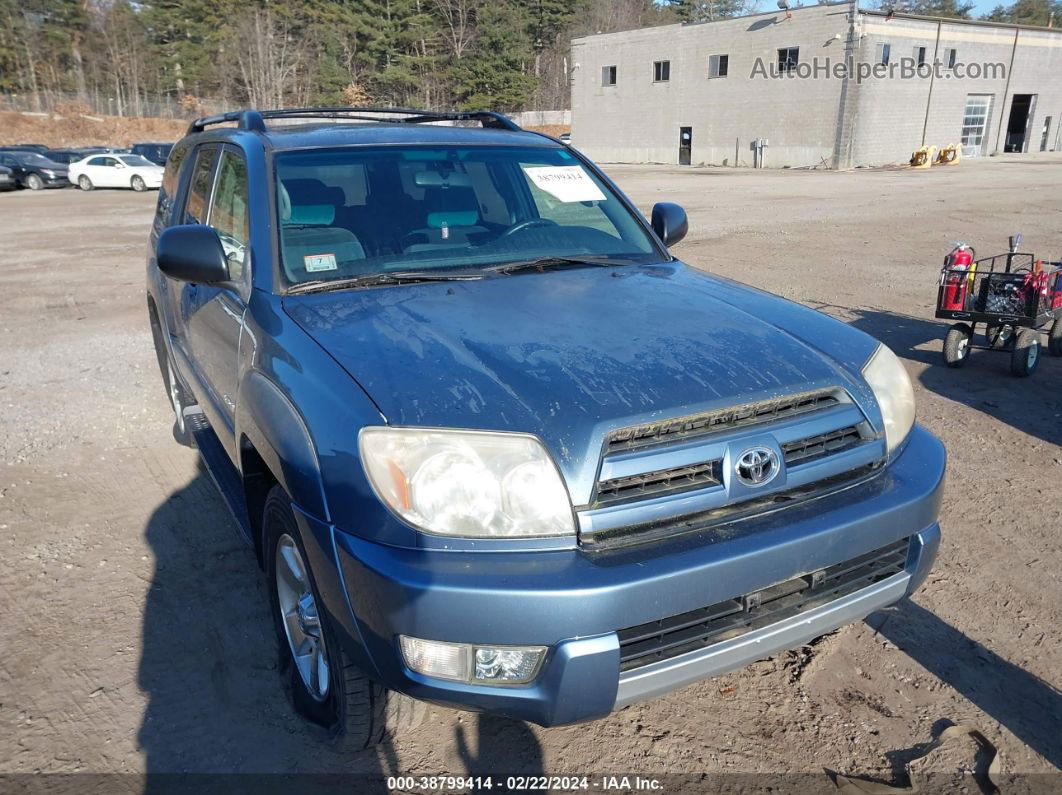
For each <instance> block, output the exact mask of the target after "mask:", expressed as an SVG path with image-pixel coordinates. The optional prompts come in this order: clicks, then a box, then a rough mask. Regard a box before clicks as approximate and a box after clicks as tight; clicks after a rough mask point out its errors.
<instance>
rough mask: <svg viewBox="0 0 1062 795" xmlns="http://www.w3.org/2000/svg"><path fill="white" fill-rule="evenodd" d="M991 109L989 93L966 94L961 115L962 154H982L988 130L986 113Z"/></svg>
mask: <svg viewBox="0 0 1062 795" xmlns="http://www.w3.org/2000/svg"><path fill="white" fill-rule="evenodd" d="M991 109H992V95H991V94H967V96H966V110H965V111H964V113H963V116H962V156H963V157H976V156H977V155H981V154H984V151H985V145H986V144H987V143H988V141H987V137H988V136H987V131H988V114H989V111H991Z"/></svg>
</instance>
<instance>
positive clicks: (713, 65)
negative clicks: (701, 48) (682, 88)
mask: <svg viewBox="0 0 1062 795" xmlns="http://www.w3.org/2000/svg"><path fill="white" fill-rule="evenodd" d="M729 68H730V56H729V55H709V56H708V77H726V73H727V70H728V69H729Z"/></svg>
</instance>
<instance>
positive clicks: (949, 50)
mask: <svg viewBox="0 0 1062 795" xmlns="http://www.w3.org/2000/svg"><path fill="white" fill-rule="evenodd" d="M941 64H942V65H943V66H944V68H945V69H954V68H955V48H954V47H945V48H944V60H942V61H941Z"/></svg>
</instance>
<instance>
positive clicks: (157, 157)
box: [129, 143, 173, 166]
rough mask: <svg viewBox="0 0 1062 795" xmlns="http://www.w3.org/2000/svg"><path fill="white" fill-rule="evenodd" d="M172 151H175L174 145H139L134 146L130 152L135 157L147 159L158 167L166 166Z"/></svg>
mask: <svg viewBox="0 0 1062 795" xmlns="http://www.w3.org/2000/svg"><path fill="white" fill-rule="evenodd" d="M171 149H173V144H159V143H139V144H133V145H132V147H131V148H130V149H129V151H130V152H131V153H132V154H134V155H140V156H141V157H144V158H147V159H148V160H150V161H151V162H152V163H154V164H155V165H157V166H164V165H166V158H167V157H169V156H170V150H171Z"/></svg>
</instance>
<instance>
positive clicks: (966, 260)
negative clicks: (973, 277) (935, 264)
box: [940, 243, 973, 312]
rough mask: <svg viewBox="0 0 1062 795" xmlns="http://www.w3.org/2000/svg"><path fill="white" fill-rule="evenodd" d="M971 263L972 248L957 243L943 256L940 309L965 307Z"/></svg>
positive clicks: (952, 309) (955, 309) (959, 309)
mask: <svg viewBox="0 0 1062 795" xmlns="http://www.w3.org/2000/svg"><path fill="white" fill-rule="evenodd" d="M972 264H973V249H971V248H970V247H969V246H967V245H966V244H965V243H959V244H958V245H957V246H955V248H953V249H952V250H951V251H950V252H949V253H948V256H946V257H945V258H944V300H943V302H942V304H941V307H940V308H941V309H946V310H950V311H953V312H961V311H963V310H964V309H966V288H967V282H968V278H967V276H968V274H967V272H968V271H969V270H970V266H971V265H972Z"/></svg>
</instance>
